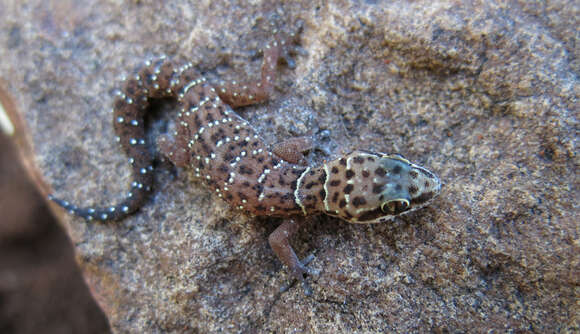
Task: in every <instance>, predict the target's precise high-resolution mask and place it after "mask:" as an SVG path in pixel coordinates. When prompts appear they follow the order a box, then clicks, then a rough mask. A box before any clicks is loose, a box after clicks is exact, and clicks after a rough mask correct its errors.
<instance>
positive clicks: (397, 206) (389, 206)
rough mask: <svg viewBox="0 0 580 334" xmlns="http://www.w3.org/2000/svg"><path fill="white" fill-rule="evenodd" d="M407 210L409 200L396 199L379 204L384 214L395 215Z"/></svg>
mask: <svg viewBox="0 0 580 334" xmlns="http://www.w3.org/2000/svg"><path fill="white" fill-rule="evenodd" d="M408 209H409V200H407V199H405V198H398V199H393V200H390V201H387V202H385V203H383V204H381V210H382V211H383V212H384V213H388V214H392V215H396V214H399V213H401V212H403V211H407V210H408Z"/></svg>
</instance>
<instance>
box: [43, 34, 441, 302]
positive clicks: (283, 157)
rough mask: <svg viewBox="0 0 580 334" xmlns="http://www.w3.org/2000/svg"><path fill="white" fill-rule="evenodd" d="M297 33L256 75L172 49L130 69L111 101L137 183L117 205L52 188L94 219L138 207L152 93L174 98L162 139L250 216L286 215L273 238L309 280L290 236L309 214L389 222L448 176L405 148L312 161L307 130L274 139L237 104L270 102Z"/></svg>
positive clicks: (145, 179)
mask: <svg viewBox="0 0 580 334" xmlns="http://www.w3.org/2000/svg"><path fill="white" fill-rule="evenodd" d="M296 42H297V34H296V33H289V34H284V33H282V32H279V31H275V32H273V39H272V42H270V43H269V44H267V45H266V46H265V48H264V49H263V60H262V66H261V75H260V78H259V79H255V80H249V81H235V80H234V81H227V82H222V83H220V84H217V85H212V84H211V83H210V82H209V81H208V80H207V79H206V78H205V77H204V76H201V75H200V74H199V73H198V72H197V71H196V70H195V68H194V66H193V65H192V64H191V63H184V64H180V63H178V62H176V61H174V60H171V59H169V58H167V57H160V58H158V59H155V60H149V61H146V62H145V63H144V65H143V66H142V67H140V68H138V69H136V70H135V72H134V74H133V75H131V76H129V77H128V78H126V79H125V82H124V86H123V88H122V89H121V90H119V91H117V94H116V97H115V100H114V102H113V126H114V130H115V133H116V141H117V142H118V143H119V144H120V146H121V147H122V149H123V150H124V152H125V154H126V155H127V156H128V158H129V165H130V167H131V170H132V181H131V183H130V187H129V188H130V189H129V191H128V192H127V194H126V195H125V196H124V199H123V200H122V201H121V202H120V203H118V204H114V205H107V206H100V207H95V206H87V207H79V206H77V205H75V204H72V203H70V202H68V201H65V200H63V199H60V198H57V197H55V196H54V195H50V196H49V198H50V199H51V200H52V201H54V202H55V203H56V204H58V205H59V206H61V207H62V208H64V209H66V210H67V211H69V212H70V213H71V214H72V215H76V216H79V217H82V218H84V219H85V220H87V221H91V220H98V221H119V220H122V219H124V218H126V217H127V216H129V215H131V214H133V213H134V212H135V211H137V210H138V209H139V208H141V207H142V206H143V205H144V203H145V202H146V200H147V198H148V197H149V196H150V195H151V193H152V192H153V174H154V168H153V160H154V156H153V154H152V153H150V151H149V150H148V145H147V141H146V139H145V138H146V136H145V132H146V128H145V125H144V117H145V114H146V112H147V110H148V105H149V102H150V100H152V99H157V98H173V99H176V100H177V103H178V108H179V111H178V114H177V120H176V121H175V125H176V128H175V131H174V132H173V134H172V135H168V134H165V135H162V136H160V137H159V138H158V139H157V146H158V147H159V150H160V152H161V154H162V155H163V156H165V157H166V158H167V159H168V160H169V161H170V162H171V163H173V164H174V165H175V166H177V167H180V168H191V169H193V171H194V175H195V177H196V178H198V179H200V180H202V183H204V184H205V186H206V187H207V188H208V189H209V190H210V191H211V192H213V193H214V194H215V196H217V197H219V198H221V199H223V200H225V201H226V202H227V203H229V205H230V206H231V207H232V208H234V209H237V210H242V211H244V212H246V213H247V214H250V215H253V216H270V217H280V218H284V220H283V221H282V223H281V224H280V226H279V227H277V229H275V230H274V232H272V233H271V234H270V236H269V238H268V241H269V244H270V246H271V248H272V250H273V251H274V253H275V254H276V256H277V257H278V259H279V260H280V261H281V262H282V263H283V264H284V265H286V267H287V268H288V269H289V274H290V276H291V278H293V280H297V281H299V282H301V283H302V285H303V287H304V291H305V293H306V294H307V295H310V294H311V293H312V292H311V289H310V287H309V285H308V284H307V282H306V277H307V276H308V274H312V273H313V271H312V270H311V269H309V268H308V266H307V264H308V262H310V261H311V260H312V258H313V257H312V256H310V257H308V258H306V259H304V260H302V261H301V260H299V258H298V257H297V255H296V253H295V252H294V249H293V248H292V246H291V245H290V239H291V237H292V235H293V234H295V233H296V232H297V231H298V230H299V228H300V227H301V225H302V224H303V223H304V221H305V217H307V216H311V215H316V214H326V215H329V216H332V217H338V218H340V219H343V220H345V221H347V222H350V223H383V222H387V221H390V220H392V219H393V218H394V217H397V216H399V215H402V214H406V213H409V212H412V211H414V210H416V209H419V208H421V207H424V206H425V205H427V204H428V203H429V202H431V201H432V200H433V199H434V198H435V197H436V196H437V195H438V194H439V193H440V190H441V181H440V179H439V177H438V176H437V175H435V174H434V173H433V172H431V171H429V170H428V169H427V168H425V167H422V166H420V165H418V164H415V163H412V162H410V161H409V160H407V159H406V158H405V157H403V156H402V155H400V154H387V153H380V152H371V151H367V150H354V151H351V152H350V153H348V154H345V155H343V156H340V157H338V158H336V159H333V160H331V161H324V163H322V164H320V165H309V164H307V163H305V160H304V155H303V152H305V151H306V150H308V149H309V148H311V146H312V142H311V141H310V140H308V139H307V137H297V138H293V139H289V140H286V141H284V142H282V143H279V144H277V145H273V146H269V145H267V144H266V143H265V142H264V140H263V139H262V138H261V137H260V135H259V134H258V132H257V131H256V130H255V129H254V128H253V127H252V126H251V125H250V124H249V123H248V122H247V121H246V120H244V119H243V118H242V117H241V116H239V115H238V114H237V113H236V112H234V110H233V108H236V107H241V106H247V105H252V104H257V103H261V102H264V101H266V100H267V99H268V97H269V96H270V95H271V94H272V91H273V88H274V83H275V79H276V71H277V66H278V63H279V62H280V60H286V63H287V64H288V65H289V67H291V68H293V67H294V66H293V65H294V63H293V60H292V59H291V58H290V53H293V51H295V49H294V48H295V44H296Z"/></svg>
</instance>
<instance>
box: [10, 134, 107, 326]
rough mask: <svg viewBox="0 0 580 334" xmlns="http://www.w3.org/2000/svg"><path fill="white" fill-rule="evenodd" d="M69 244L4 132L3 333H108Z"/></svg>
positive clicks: (105, 322)
mask: <svg viewBox="0 0 580 334" xmlns="http://www.w3.org/2000/svg"><path fill="white" fill-rule="evenodd" d="M109 332H110V330H109V327H108V323H107V320H106V318H105V316H104V314H103V312H102V311H101V310H100V309H99V307H98V306H97V304H96V302H95V301H94V300H93V298H92V296H91V295H90V292H89V290H88V288H87V286H86V284H85V282H84V281H83V278H82V276H81V273H80V271H79V269H78V268H77V266H76V263H75V260H74V255H73V248H72V245H71V243H70V240H69V239H68V237H67V236H66V235H65V233H64V232H63V230H62V229H61V228H60V226H59V225H58V224H57V223H56V221H55V219H54V218H53V217H52V215H51V213H50V211H49V210H48V208H47V206H46V204H45V203H44V201H43V200H42V198H41V197H40V195H39V194H38V192H37V191H36V190H35V188H34V186H33V184H32V182H31V181H30V180H29V179H28V177H27V174H26V173H25V171H24V168H23V166H22V165H21V164H20V161H19V160H18V158H17V154H16V148H15V146H14V145H13V143H12V142H11V140H10V138H9V137H8V136H6V135H5V134H4V133H2V132H1V131H0V333H109Z"/></svg>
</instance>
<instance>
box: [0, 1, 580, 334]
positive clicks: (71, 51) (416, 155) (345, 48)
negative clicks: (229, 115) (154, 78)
mask: <svg viewBox="0 0 580 334" xmlns="http://www.w3.org/2000/svg"><path fill="white" fill-rule="evenodd" d="M269 3H270V2H266V1H264V2H261V1H253V2H246V1H233V2H230V1H227V2H225V1H224V2H221V1H200V2H195V1H171V2H170V4H168V3H165V4H164V2H161V1H153V0H149V1H86V0H84V1H73V0H60V1H57V0H53V1H28V2H26V3H21V2H19V1H16V0H14V1H3V2H0V13H3V14H1V15H2V19H1V20H0V26H1V29H2V31H3V32H7V33H5V34H1V35H0V45H1V48H0V52H1V53H0V59H2V62H1V63H0V76H1V77H2V78H3V79H4V80H5V81H6V82H7V87H8V90H9V91H10V92H11V93H12V94H13V96H14V97H15V99H16V101H17V107H18V108H19V110H20V111H21V112H22V113H23V114H24V118H25V120H26V121H27V125H28V127H29V129H30V133H29V136H30V138H31V139H32V143H33V145H34V150H35V153H36V163H37V164H38V167H39V168H40V170H41V172H42V173H43V174H44V176H45V181H46V182H47V183H48V184H50V185H51V187H52V189H54V190H55V191H56V194H57V195H59V196H62V197H66V198H69V199H75V200H76V201H78V202H80V203H85V204H95V203H104V202H107V201H108V200H109V199H116V198H119V197H118V194H120V193H121V192H125V188H126V187H127V182H128V180H129V174H128V173H129V168H128V167H127V162H126V158H125V157H124V156H123V154H122V153H121V151H120V150H119V149H118V147H117V146H116V144H115V142H114V140H113V136H114V135H113V132H112V127H111V120H110V114H109V110H110V108H111V101H112V97H113V89H114V88H116V86H117V84H118V83H119V80H120V77H121V76H122V75H123V74H127V73H129V72H130V70H131V69H132V68H133V67H134V66H136V65H137V64H140V63H142V61H143V60H144V59H146V58H148V57H149V56H151V55H158V54H162V53H163V54H168V55H177V56H179V57H182V58H187V59H190V60H191V61H192V62H194V63H197V64H198V67H199V69H200V70H201V71H203V72H204V73H206V75H207V76H208V77H209V78H212V79H217V78H224V79H236V78H240V77H241V76H245V75H246V74H247V73H251V74H257V72H258V68H259V66H260V60H261V57H260V54H259V52H257V50H259V49H260V47H261V46H262V45H264V44H265V43H266V42H267V41H268V40H269V35H270V34H269V31H270V30H271V29H272V24H274V25H275V26H278V27H282V28H283V29H284V28H286V27H290V26H291V25H293V24H294V23H295V22H296V21H297V20H303V21H304V31H303V33H302V35H301V45H302V47H303V48H304V50H305V51H306V52H307V54H304V55H298V56H297V57H296V62H297V67H296V69H294V70H291V69H288V68H287V67H283V68H282V69H281V71H280V78H279V80H278V82H277V89H276V91H275V93H274V96H273V99H272V101H271V102H269V103H265V104H262V105H259V106H253V107H248V108H245V109H244V110H242V111H241V113H242V114H243V115H244V116H245V117H246V118H247V119H248V120H249V121H250V122H252V123H253V124H254V125H255V126H256V127H257V128H258V129H259V130H260V131H261V132H262V133H263V135H264V137H265V138H267V139H268V140H269V141H271V142H276V141H280V140H283V139H285V138H287V137H290V136H297V135H306V134H327V136H326V137H325V138H323V139H322V140H321V141H320V143H319V145H320V146H321V147H323V148H326V149H328V150H329V151H330V152H331V154H336V153H340V152H342V151H349V150H352V149H355V148H362V149H372V150H378V151H385V152H400V153H402V154H403V155H405V156H407V157H408V158H410V159H411V160H414V161H417V162H419V163H421V164H424V165H426V166H430V167H431V168H432V170H434V171H436V172H437V173H438V174H439V175H440V176H441V178H442V179H443V180H444V182H445V187H444V189H443V192H442V195H441V197H440V198H439V199H438V200H437V201H435V203H434V204H433V205H431V206H430V207H429V208H427V209H424V210H421V211H419V212H416V213H413V214H412V215H409V216H405V217H402V218H400V219H397V220H395V221H394V222H393V223H391V224H384V225H373V226H365V225H350V224H347V223H344V222H342V221H338V220H336V219H331V218H328V217H313V218H309V224H308V225H307V226H306V227H305V228H304V230H303V231H302V232H301V233H300V234H299V235H298V237H297V238H296V239H295V240H294V245H295V247H296V249H297V251H298V252H299V253H300V255H301V256H306V255H308V254H309V253H310V252H313V251H315V255H316V259H315V260H314V261H313V262H312V263H311V267H313V268H314V269H318V270H320V274H319V275H318V276H316V277H312V278H310V279H309V280H310V282H311V283H312V287H313V290H314V296H313V297H311V298H307V297H305V296H304V295H303V292H302V290H301V289H300V288H299V287H294V288H292V289H290V290H289V291H288V292H284V293H280V292H279V288H280V286H282V285H283V284H285V282H286V277H287V274H286V272H285V271H284V269H283V268H282V267H281V265H280V263H279V262H278V260H277V259H276V258H275V257H274V255H273V254H272V252H271V251H270V249H269V247H268V243H267V236H268V234H269V233H270V232H272V231H273V230H274V228H275V226H276V225H277V224H278V223H279V221H278V220H275V219H255V218H251V217H247V216H244V215H242V214H239V213H237V212H235V211H232V210H229V208H228V205H227V204H226V203H224V202H222V201H221V200H218V198H217V197H214V196H212V195H211V194H210V193H208V192H207V191H206V190H205V189H204V188H202V187H200V184H199V183H198V182H195V181H192V176H191V174H189V173H188V172H187V171H183V170H177V171H176V170H174V169H173V168H171V166H169V165H168V164H167V163H161V164H160V165H159V167H158V170H159V175H158V177H157V180H156V184H157V186H156V189H157V192H156V194H155V195H154V196H153V197H152V198H151V200H150V202H149V203H148V205H147V206H146V207H144V208H143V209H142V210H141V212H140V213H139V214H136V215H134V216H132V217H131V218H130V219H127V220H125V221H122V222H119V223H110V224H101V223H90V224H87V223H85V222H83V221H81V220H79V219H76V218H73V217H70V216H68V215H65V214H62V213H61V217H62V222H63V225H64V226H65V228H66V230H67V231H68V233H69V234H70V237H71V238H72V239H73V240H74V242H75V246H76V252H77V259H78V262H79V264H80V266H81V268H82V271H83V272H84V275H85V277H86V279H87V281H88V282H89V284H90V286H91V289H92V291H93V292H94V295H95V298H96V299H97V301H98V303H99V304H100V305H101V307H102V308H103V310H104V311H105V313H106V314H107V316H108V318H109V320H110V323H111V326H112V328H113V330H115V331H118V332H126V331H132V332H171V331H173V332H182V331H185V332H220V331H221V332H270V331H274V332H352V331H357V332H373V331H397V332H410V331H419V332H426V331H434V332H447V331H449V332H465V331H473V330H475V329H477V330H478V331H479V330H480V331H487V330H496V331H497V332H504V331H506V330H508V329H511V330H514V331H518V330H519V331H532V332H557V331H564V332H565V331H570V332H573V331H578V330H580V323H579V321H580V320H579V315H578V314H579V312H578V304H577V303H578V298H579V295H580V255H579V254H580V243H579V233H580V231H579V229H580V228H579V223H578V216H579V208H578V199H579V193H578V192H579V190H578V189H579V183H580V182H579V179H578V167H579V165H580V161H579V158H578V138H579V131H578V129H579V126H578V113H579V109H580V107H579V103H578V95H580V85H579V82H578V75H579V70H580V68H579V67H580V63H579V61H578V55H579V51H578V50H579V48H578V40H579V32H578V26H579V25H580V22H578V21H579V20H580V15H579V5H578V2H577V1H576V2H575V1H559V2H558V1H549V2H530V1H473V2H469V3H467V2H466V3H464V4H461V3H460V2H457V1H395V2H388V3H387V2H383V1H351V2H349V1H337V2H331V3H327V2H326V1H316V0H315V1H305V2H303V3H301V2H285V3H284V5H270V4H269ZM172 107H174V106H173V105H172V104H171V102H170V101H169V102H166V103H160V104H159V106H157V109H160V110H161V111H162V112H160V113H156V114H155V116H154V117H152V118H151V119H150V120H149V123H150V124H151V128H152V129H151V133H152V134H153V135H155V134H156V133H159V132H162V131H164V128H165V124H166V120H167V119H170V118H171V117H170V116H171V113H172V112H171V110H172ZM321 137H324V136H321ZM328 158H329V157H328V156H326V155H325V154H324V153H322V152H320V151H315V152H314V153H313V154H312V155H311V159H312V160H313V161H319V160H322V159H328ZM55 209H56V208H55Z"/></svg>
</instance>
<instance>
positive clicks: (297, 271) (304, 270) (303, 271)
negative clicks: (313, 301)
mask: <svg viewBox="0 0 580 334" xmlns="http://www.w3.org/2000/svg"><path fill="white" fill-rule="evenodd" d="M312 260H314V254H310V255H308V256H307V257H306V258H305V259H304V260H303V261H302V262H301V264H300V266H298V267H296V268H293V269H292V270H291V271H290V276H291V278H292V279H291V280H290V281H289V282H288V283H287V284H285V285H283V286H282V287H281V288H280V292H285V291H287V290H288V289H290V287H292V285H294V282H296V281H298V282H300V283H301V284H302V289H304V294H305V295H307V296H312V289H311V288H310V284H308V282H306V276H307V275H308V276H317V275H318V274H320V271H319V270H315V269H312V268H309V267H307V265H308V264H309V263H310V262H312Z"/></svg>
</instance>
